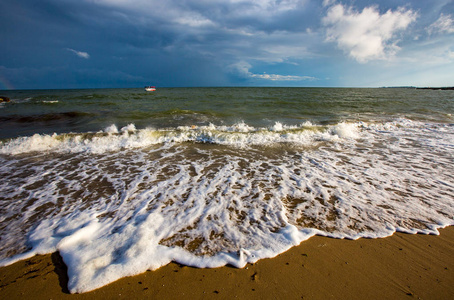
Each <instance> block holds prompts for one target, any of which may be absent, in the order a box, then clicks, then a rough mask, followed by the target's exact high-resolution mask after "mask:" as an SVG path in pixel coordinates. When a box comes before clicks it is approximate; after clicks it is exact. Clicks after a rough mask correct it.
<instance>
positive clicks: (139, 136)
mask: <svg viewBox="0 0 454 300" xmlns="http://www.w3.org/2000/svg"><path fill="white" fill-rule="evenodd" d="M357 127H358V126H357V124H348V123H341V124H338V125H335V126H328V127H323V126H316V125H312V124H311V123H307V122H306V123H304V124H302V125H300V126H286V125H283V124H282V123H279V122H277V123H276V124H275V125H274V126H272V127H271V128H270V129H267V128H254V127H252V126H248V125H246V124H245V123H243V122H242V123H238V124H234V125H232V126H216V125H213V124H210V125H208V126H180V127H178V128H176V129H161V130H156V129H153V128H146V129H141V130H137V129H136V127H135V125H134V124H129V125H128V126H125V127H123V128H121V129H120V130H118V128H117V126H115V125H111V126H108V127H107V128H105V129H104V130H103V131H102V132H99V133H97V134H95V133H93V134H91V135H88V136H87V135H86V134H69V135H68V134H63V135H58V134H53V135H38V134H35V135H33V136H32V137H21V138H17V139H13V140H10V141H8V142H5V143H2V144H0V153H1V154H13V155H16V154H20V153H29V152H35V151H36V152H42V151H53V152H58V153H64V152H70V153H76V152H91V153H104V152H108V151H118V150H121V149H135V148H145V147H149V146H151V145H156V144H165V143H184V142H199V143H211V144H220V145H230V146H237V147H247V146H250V145H271V144H276V143H296V144H301V145H305V146H312V145H313V144H314V143H317V141H318V140H325V141H326V140H336V139H338V138H358V137H359V136H360V132H359V130H358V129H357ZM103 133H106V134H103Z"/></svg>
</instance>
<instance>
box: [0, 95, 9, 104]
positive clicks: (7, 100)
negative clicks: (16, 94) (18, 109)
mask: <svg viewBox="0 0 454 300" xmlns="http://www.w3.org/2000/svg"><path fill="white" fill-rule="evenodd" d="M9 101H10V100H9V98H8V97H3V96H0V103H2V102H9Z"/></svg>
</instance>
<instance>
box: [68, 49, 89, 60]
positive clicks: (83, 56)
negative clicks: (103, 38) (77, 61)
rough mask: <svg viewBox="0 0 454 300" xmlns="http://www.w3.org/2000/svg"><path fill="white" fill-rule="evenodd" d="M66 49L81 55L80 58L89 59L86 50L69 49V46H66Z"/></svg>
mask: <svg viewBox="0 0 454 300" xmlns="http://www.w3.org/2000/svg"><path fill="white" fill-rule="evenodd" d="M66 50H68V51H71V52H72V53H74V54H76V55H77V56H79V57H82V58H85V59H89V58H90V54H88V53H87V52H82V51H77V50H74V49H71V48H66Z"/></svg>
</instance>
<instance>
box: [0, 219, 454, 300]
mask: <svg viewBox="0 0 454 300" xmlns="http://www.w3.org/2000/svg"><path fill="white" fill-rule="evenodd" d="M440 232H441V235H439V236H435V235H409V234H402V233H396V234H394V235H393V236H391V237H388V238H384V239H360V240H356V241H351V240H337V239H331V238H326V237H319V236H316V237H313V238H311V239H309V240H308V241H305V242H303V243H302V244H301V245H300V246H298V247H294V248H292V249H290V250H289V251H287V252H285V253H283V254H281V255H279V256H277V257H275V258H272V259H265V260H261V261H259V262H257V263H255V264H253V265H248V266H247V267H245V268H244V269H236V268H232V267H229V266H227V267H223V268H217V269H197V268H192V267H187V266H182V265H179V264H176V263H172V264H169V265H167V266H165V267H163V268H161V269H159V270H156V271H149V272H145V273H143V274H140V275H137V276H134V277H127V278H123V279H120V280H118V281H116V282H114V283H112V284H110V285H107V286H104V287H102V288H100V289H97V290H95V291H92V292H88V293H84V294H74V295H73V294H69V293H68V290H67V288H66V283H67V280H68V278H67V276H66V267H65V265H64V263H63V262H62V260H61V257H60V256H59V255H58V253H53V254H51V255H41V256H35V257H33V258H31V259H27V260H24V261H20V262H17V263H15V264H13V265H10V266H7V267H2V268H0V298H1V299H100V298H105V299H122V298H123V299H143V298H153V299H179V298H182V297H184V298H189V299H216V298H219V299H231V298H238V299H454V227H452V226H451V227H448V228H445V229H442V230H440Z"/></svg>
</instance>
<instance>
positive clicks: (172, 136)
mask: <svg viewBox="0 0 454 300" xmlns="http://www.w3.org/2000/svg"><path fill="white" fill-rule="evenodd" d="M0 94H1V95H2V96H7V97H9V98H10V99H11V101H10V102H8V103H1V104H0V178H1V180H0V265H1V266H5V265H8V264H11V263H14V262H16V261H19V260H23V259H26V258H29V257H31V256H34V255H36V254H46V253H53V252H56V251H58V253H59V254H60V255H61V257H62V259H63V261H64V262H65V264H66V265H67V267H68V276H69V283H68V288H69V290H70V291H71V292H72V293H83V292H87V291H90V290H93V289H96V288H99V287H102V286H104V285H106V284H109V283H111V282H113V281H115V280H117V279H119V278H122V277H125V276H131V275H135V274H139V273H142V272H145V271H146V270H156V269H158V268H160V267H161V266H164V265H166V264H168V263H170V262H172V261H174V262H178V263H180V264H184V265H188V266H195V267H200V268H214V267H220V266H224V265H230V266H233V267H238V268H242V267H244V266H245V265H246V264H248V263H254V262H256V261H258V260H260V259H263V258H269V257H274V256H276V255H278V254H280V253H282V252H284V251H286V250H288V249H289V248H291V247H294V246H296V245H299V244H300V243H304V241H305V240H307V239H309V238H310V237H312V236H314V235H321V236H327V237H332V238H340V239H342V238H345V239H358V238H382V237H387V236H390V235H392V234H393V233H395V232H397V231H398V232H405V233H409V234H416V233H420V234H438V230H437V229H439V228H442V227H446V226H450V225H454V167H453V165H454V117H453V113H454V91H449V90H422V89H410V88H373V89H368V88H275V87H273V88H271V87H268V88H258V87H251V88H249V87H242V88H230V87H229V88H158V89H157V90H156V91H154V92H146V91H144V89H143V88H136V89H86V90H10V91H0Z"/></svg>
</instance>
